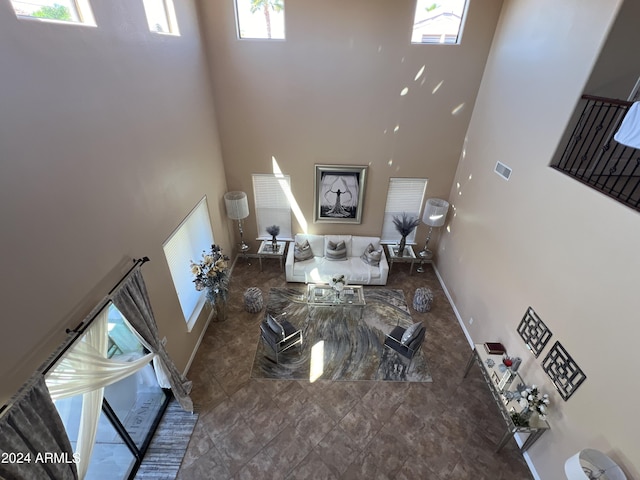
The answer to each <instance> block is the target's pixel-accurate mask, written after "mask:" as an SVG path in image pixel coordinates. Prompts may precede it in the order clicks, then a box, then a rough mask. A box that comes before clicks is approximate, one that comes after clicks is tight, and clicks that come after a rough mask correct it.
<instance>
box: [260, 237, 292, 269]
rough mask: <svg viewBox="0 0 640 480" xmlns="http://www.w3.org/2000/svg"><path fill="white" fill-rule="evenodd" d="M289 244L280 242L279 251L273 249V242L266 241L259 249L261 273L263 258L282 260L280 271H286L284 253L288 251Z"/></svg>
mask: <svg viewBox="0 0 640 480" xmlns="http://www.w3.org/2000/svg"><path fill="white" fill-rule="evenodd" d="M287 243H288V242H278V243H277V249H276V250H274V249H273V244H272V243H271V241H266V240H265V241H264V242H262V243H261V244H260V248H258V261H259V262H260V271H262V259H263V258H278V259H279V260H280V270H284V253H285V250H286V249H287Z"/></svg>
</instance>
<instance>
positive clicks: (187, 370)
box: [182, 308, 215, 377]
mask: <svg viewBox="0 0 640 480" xmlns="http://www.w3.org/2000/svg"><path fill="white" fill-rule="evenodd" d="M214 313H215V310H214V309H213V308H212V309H211V312H210V313H209V316H208V317H207V323H206V324H205V326H204V328H203V329H202V332H201V333H200V337H199V338H198V341H197V342H196V345H195V347H193V352H191V356H190V357H189V361H188V362H187V366H186V367H185V368H184V372H182V375H184V376H185V377H186V376H187V373H188V372H189V369H190V368H191V364H192V363H193V359H194V358H196V353H198V349H199V348H200V344H201V343H202V339H203V338H204V335H205V333H207V328H209V322H211V319H212V318H213V314H214Z"/></svg>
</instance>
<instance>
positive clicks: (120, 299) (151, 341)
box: [111, 269, 193, 412]
mask: <svg viewBox="0 0 640 480" xmlns="http://www.w3.org/2000/svg"><path fill="white" fill-rule="evenodd" d="M111 300H112V301H113V303H114V305H115V306H116V307H117V308H118V310H120V312H121V313H122V315H123V316H124V317H125V318H126V319H127V321H128V322H129V323H130V324H131V326H132V327H133V329H134V330H135V331H137V332H138V333H139V334H140V336H141V337H142V338H143V339H144V340H145V342H146V343H147V345H149V347H148V348H149V349H150V350H151V351H152V352H154V353H156V354H157V355H158V356H157V357H156V358H154V360H153V366H154V367H155V370H156V375H157V377H158V383H159V384H160V386H161V387H164V388H171V390H172V391H173V395H174V396H175V397H176V400H178V403H180V406H181V407H182V408H183V410H185V411H187V412H193V402H192V401H191V397H189V393H190V392H191V387H192V383H191V382H190V381H189V380H187V379H186V378H185V377H184V375H182V374H181V373H180V372H179V371H178V369H177V368H176V366H175V364H174V363H173V361H172V360H171V358H170V357H169V354H168V353H167V351H166V349H165V348H164V345H162V342H161V341H160V335H159V333H158V326H157V325H156V321H155V318H154V317H153V311H152V310H151V303H150V301H149V295H148V294H147V287H146V286H145V283H144V279H143V278H142V272H141V271H140V269H137V270H135V271H134V272H133V273H132V274H131V275H129V278H127V279H126V280H125V281H124V282H123V283H122V284H121V285H120V287H118V289H117V290H116V291H115V292H114V293H113V294H112V295H111Z"/></svg>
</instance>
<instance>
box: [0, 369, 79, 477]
mask: <svg viewBox="0 0 640 480" xmlns="http://www.w3.org/2000/svg"><path fill="white" fill-rule="evenodd" d="M18 453H19V454H24V455H27V454H28V455H30V457H29V458H30V461H29V462H26V461H24V460H25V458H24V457H22V459H23V463H18V462H8V463H5V462H0V478H2V479H6V480H49V479H50V480H77V478H78V472H77V470H76V465H75V463H74V457H73V450H72V449H71V443H70V442H69V438H68V437H67V432H66V430H65V428H64V425H63V424H62V420H61V419H60V416H59V415H58V411H57V410H56V407H55V406H54V405H53V402H52V401H51V396H50V395H49V392H48V390H47V387H46V385H45V382H44V378H43V377H42V376H38V378H37V380H36V381H35V383H34V385H33V386H31V387H30V390H29V391H28V392H27V393H26V394H25V395H24V396H23V397H22V398H21V399H20V400H18V401H17V402H16V403H15V404H14V405H13V406H12V407H10V410H9V411H8V412H7V413H6V414H5V416H4V417H2V419H0V454H4V455H13V454H18ZM45 454H54V455H58V458H57V460H58V461H55V462H53V461H49V462H45V461H44V459H43V458H42V456H43V455H45ZM38 455H40V457H38ZM3 458H4V457H3ZM10 459H11V458H8V460H10ZM16 460H17V459H16ZM37 460H40V461H37Z"/></svg>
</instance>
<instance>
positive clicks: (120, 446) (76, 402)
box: [54, 395, 135, 480]
mask: <svg viewBox="0 0 640 480" xmlns="http://www.w3.org/2000/svg"><path fill="white" fill-rule="evenodd" d="M54 404H55V406H56V409H57V410H58V413H59V414H60V418H61V419H62V423H63V424H64V428H65V430H66V431H67V435H68V436H69V440H70V441H71V447H72V448H73V450H74V451H75V450H76V444H77V442H78V432H79V428H80V416H81V414H82V395H76V396H74V397H70V398H65V399H62V400H56V401H55V402H54ZM134 463H135V457H134V456H133V453H131V451H130V450H129V448H128V447H127V445H126V444H125V443H124V440H122V438H121V437H120V435H118V433H117V432H116V429H115V428H114V427H113V425H111V422H110V421H109V420H108V419H107V417H105V415H104V412H100V419H99V421H98V432H97V434H96V443H95V446H94V447H93V453H92V454H91V461H90V463H89V470H88V471H87V475H86V476H85V480H119V479H125V478H127V477H128V476H129V473H130V471H131V468H132V467H133V464H134Z"/></svg>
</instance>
